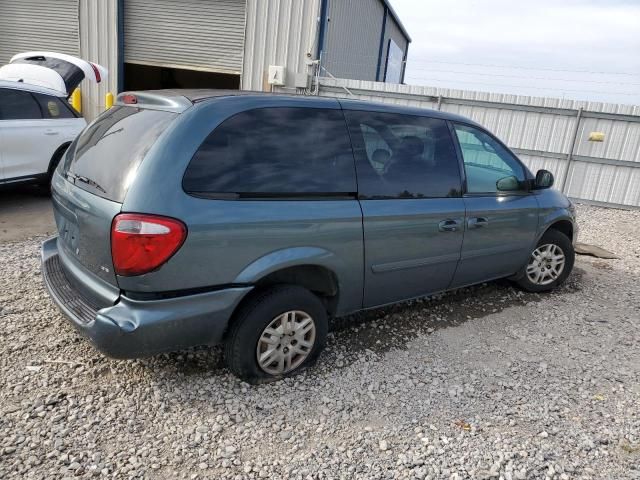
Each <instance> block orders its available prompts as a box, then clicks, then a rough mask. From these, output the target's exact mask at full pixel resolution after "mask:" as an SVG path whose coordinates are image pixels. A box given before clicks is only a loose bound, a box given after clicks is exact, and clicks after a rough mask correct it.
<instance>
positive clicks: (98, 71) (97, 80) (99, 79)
mask: <svg viewBox="0 0 640 480" xmlns="http://www.w3.org/2000/svg"><path fill="white" fill-rule="evenodd" d="M89 65H91V68H92V69H93V74H94V75H95V76H96V83H100V82H101V81H102V77H100V70H98V67H96V66H95V65H94V64H93V63H91V62H89Z"/></svg>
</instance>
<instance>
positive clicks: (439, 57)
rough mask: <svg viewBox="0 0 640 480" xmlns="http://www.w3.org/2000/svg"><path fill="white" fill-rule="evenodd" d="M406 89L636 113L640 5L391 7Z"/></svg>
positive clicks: (482, 2) (464, 0) (544, 1)
mask: <svg viewBox="0 0 640 480" xmlns="http://www.w3.org/2000/svg"><path fill="white" fill-rule="evenodd" d="M391 4H392V5H393V7H394V9H395V10H396V12H397V13H398V16H399V17H400V19H401V21H402V23H403V25H404V26H405V28H406V30H407V31H408V32H409V35H410V36H411V37H412V40H413V41H412V43H411V45H410V46H409V56H408V59H407V68H406V73H405V83H407V84H412V85H429V86H435V87H446V88H459V89H464V90H480V91H488V92H498V93H514V94H521V95H535V96H543V97H560V98H570V99H577V100H590V101H603V102H612V103H624V104H632V105H640V0H600V1H595V0H536V1H535V2H531V1H526V2H524V1H522V0H520V1H518V0H449V1H442V0H391Z"/></svg>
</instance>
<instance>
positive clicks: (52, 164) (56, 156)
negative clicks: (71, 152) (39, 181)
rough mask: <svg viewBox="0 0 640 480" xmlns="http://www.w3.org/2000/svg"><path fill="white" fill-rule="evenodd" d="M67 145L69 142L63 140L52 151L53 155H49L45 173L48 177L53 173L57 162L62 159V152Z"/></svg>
mask: <svg viewBox="0 0 640 480" xmlns="http://www.w3.org/2000/svg"><path fill="white" fill-rule="evenodd" d="M69 145H71V142H64V143H63V144H62V145H60V146H59V147H58V148H57V149H56V151H55V152H53V155H52V156H51V159H50V160H49V166H48V167H47V175H48V176H49V177H51V176H52V175H53V171H54V170H55V168H56V167H57V166H58V163H59V162H60V160H61V159H62V156H63V155H64V152H66V151H67V149H68V148H69Z"/></svg>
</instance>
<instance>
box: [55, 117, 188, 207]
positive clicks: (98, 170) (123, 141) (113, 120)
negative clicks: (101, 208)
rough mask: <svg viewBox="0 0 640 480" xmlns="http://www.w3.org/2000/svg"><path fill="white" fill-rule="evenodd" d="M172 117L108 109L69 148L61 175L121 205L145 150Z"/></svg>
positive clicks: (78, 185)
mask: <svg viewBox="0 0 640 480" xmlns="http://www.w3.org/2000/svg"><path fill="white" fill-rule="evenodd" d="M176 116H177V114H176V113H171V112H163V111H159V110H143V109H140V108H134V107H121V106H116V107H112V108H110V109H109V110H107V111H106V112H104V113H103V114H102V115H100V116H99V117H98V118H97V119H96V120H94V121H93V122H92V123H91V124H90V125H89V126H88V127H87V128H85V129H84V130H83V131H82V133H81V134H80V136H79V137H78V138H77V139H76V140H75V141H74V142H73V143H72V144H71V146H70V147H69V150H67V155H66V156H65V161H64V165H63V167H62V173H63V175H66V176H67V178H69V179H70V180H74V181H75V184H76V186H77V187H80V188H82V189H84V190H87V191H89V192H91V193H94V194H96V195H99V196H101V197H105V198H108V199H110V200H113V201H116V202H122V201H123V200H124V196H125V194H126V193H127V190H128V188H129V185H131V183H132V182H133V179H134V178H135V174H136V172H137V170H138V167H139V166H140V163H141V162H142V159H143V158H144V156H145V155H146V154H147V152H148V151H149V149H150V148H151V147H152V146H153V144H154V143H155V142H156V140H157V139H158V137H160V135H161V134H162V133H163V132H164V131H165V130H166V128H167V127H168V126H169V124H170V123H171V122H172V121H173V119H174V118H176Z"/></svg>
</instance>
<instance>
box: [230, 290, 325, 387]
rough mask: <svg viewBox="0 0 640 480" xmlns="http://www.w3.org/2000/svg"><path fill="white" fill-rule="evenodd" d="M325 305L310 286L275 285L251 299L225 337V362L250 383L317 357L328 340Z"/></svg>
mask: <svg viewBox="0 0 640 480" xmlns="http://www.w3.org/2000/svg"><path fill="white" fill-rule="evenodd" d="M327 330H328V320H327V311H326V308H325V306H324V304H323V303H322V301H320V299H319V298H318V297H317V296H316V295H314V294H313V293H311V292H310V291H309V290H307V289H305V288H303V287H299V286H295V285H279V286H275V287H271V288H269V289H267V290H264V291H263V292H260V293H258V294H256V295H255V296H253V297H252V298H250V299H248V300H247V301H246V303H245V304H244V305H242V306H241V307H240V309H239V310H238V312H237V314H236V315H235V317H234V319H233V321H232V324H231V326H230V328H229V331H228V333H227V336H226V340H225V343H224V357H225V363H226V365H227V367H228V368H229V370H231V372H232V373H233V374H235V375H236V376H238V377H240V378H242V379H243V380H245V381H247V382H249V383H262V382H266V381H271V380H276V379H279V378H283V377H286V376H289V375H292V374H295V373H296V372H298V371H300V370H302V369H304V368H305V367H307V366H309V365H311V364H312V363H313V362H315V361H316V360H317V358H318V356H319V355H320V352H321V351H322V350H323V349H324V346H325V344H326V340H327Z"/></svg>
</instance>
